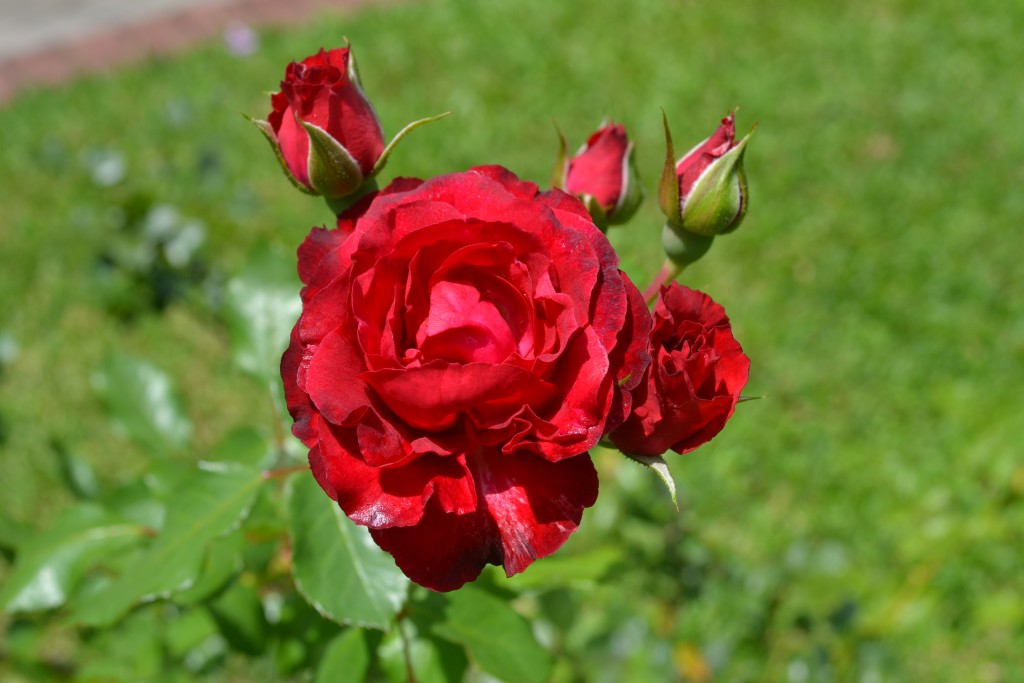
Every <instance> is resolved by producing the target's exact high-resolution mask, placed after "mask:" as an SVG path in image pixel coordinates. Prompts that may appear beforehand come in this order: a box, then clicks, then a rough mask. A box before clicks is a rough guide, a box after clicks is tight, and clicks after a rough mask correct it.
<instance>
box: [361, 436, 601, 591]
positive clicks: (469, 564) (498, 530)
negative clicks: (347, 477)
mask: <svg viewBox="0 0 1024 683" xmlns="http://www.w3.org/2000/svg"><path fill="white" fill-rule="evenodd" d="M468 465H469V469H470V471H471V472H472V474H473V478H474V480H475V482H476V488H477V500H478V509H477V510H476V512H475V513H472V514H464V515H459V514H451V513H445V512H443V511H442V510H441V508H440V506H439V505H437V504H429V505H428V506H427V509H426V513H425V514H424V516H423V518H422V520H421V521H420V522H419V523H418V524H417V525H415V526H411V527H391V528H387V529H374V530H371V532H370V533H371V534H372V535H373V538H374V540H375V541H376V542H377V544H378V545H379V546H380V547H382V548H383V549H384V550H386V551H388V552H389V553H391V554H392V555H393V556H394V558H395V562H396V563H397V564H398V566H399V567H400V568H401V569H402V571H403V572H405V574H406V575H407V576H408V577H409V578H411V579H412V580H413V581H416V582H417V583H419V584H421V585H423V586H426V587H428V588H431V589H433V590H437V591H450V590H455V589H456V588H459V587H460V586H462V585H463V584H465V583H466V582H467V581H472V580H473V579H475V578H476V577H477V576H478V575H479V574H480V571H481V570H482V569H483V567H484V566H485V565H486V564H488V563H490V564H496V565H502V566H503V567H504V568H505V573H506V574H507V575H508V576H512V575H514V574H518V573H519V572H521V571H523V570H524V569H526V568H527V567H528V566H529V565H530V564H531V563H532V562H533V561H534V560H536V559H538V558H541V557H545V556H547V555H550V554H551V553H553V552H554V551H555V550H557V549H558V548H559V547H560V546H561V545H562V544H563V543H564V542H565V541H566V539H567V538H568V537H569V535H570V534H572V533H573V532H574V531H575V530H576V529H577V527H578V526H579V523H580V519H581V518H582V516H583V510H584V508H587V507H590V506H591V505H593V504H594V501H595V500H596V499H597V489H598V482H597V472H596V471H595V469H594V465H593V463H592V462H591V460H590V457H589V456H588V455H586V454H584V455H580V456H579V457H576V458H570V459H567V460H563V461H561V462H558V463H551V462H547V461H546V460H544V459H542V458H539V457H537V456H534V455H530V454H526V453H516V454H514V455H502V454H498V453H487V454H483V453H477V454H474V455H472V456H470V457H469V458H468Z"/></svg>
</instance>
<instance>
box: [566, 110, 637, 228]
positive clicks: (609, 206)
mask: <svg viewBox="0 0 1024 683" xmlns="http://www.w3.org/2000/svg"><path fill="white" fill-rule="evenodd" d="M564 145H565V142H564V139H563V150H564ZM633 149H634V148H633V143H632V142H630V140H629V138H628V136H627V135H626V128H625V126H623V125H622V124H616V123H615V122H614V121H612V122H606V123H603V124H602V125H601V127H600V128H598V130H597V131H596V132H594V133H593V134H592V135H591V136H590V138H589V139H588V140H587V143H586V144H585V145H583V146H582V147H581V148H580V149H579V151H578V152H576V154H575V155H574V156H573V157H572V158H571V159H568V158H565V157H566V156H567V155H566V154H565V153H564V152H563V154H562V157H563V159H562V160H560V162H559V168H557V169H556V172H555V173H556V182H555V184H556V185H558V186H560V187H562V188H563V189H564V190H565V191H566V192H568V193H569V194H573V195H576V196H577V197H579V198H580V200H581V201H582V202H583V203H584V205H586V207H587V210H588V211H590V215H591V216H592V217H593V218H594V222H595V223H597V225H598V226H600V227H602V228H603V227H604V226H607V225H620V224H622V223H625V222H626V221H628V220H629V219H630V218H632V216H633V214H634V213H636V210H637V208H638V207H639V206H640V202H641V201H643V186H642V185H641V184H640V176H639V174H638V172H637V170H636V161H635V158H634V157H635V155H634V151H633Z"/></svg>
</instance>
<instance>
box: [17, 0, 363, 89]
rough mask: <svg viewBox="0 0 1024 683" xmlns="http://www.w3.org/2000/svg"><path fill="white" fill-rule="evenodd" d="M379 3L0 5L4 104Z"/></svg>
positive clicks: (275, 0)
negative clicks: (328, 12)
mask: <svg viewBox="0 0 1024 683" xmlns="http://www.w3.org/2000/svg"><path fill="white" fill-rule="evenodd" d="M369 2H373V0H145V1H142V0H0V105H2V104H3V103H4V102H7V101H9V100H10V99H11V98H12V97H13V96H14V95H15V94H16V93H17V92H18V91H19V90H21V89H23V88H26V87H30V86H39V85H56V84H59V83H62V82H64V81H67V80H70V79H72V78H74V77H76V76H79V75H83V74H89V73H99V72H103V71H107V70H110V69H113V68H116V67H118V66H120V65H123V64H126V63H129V62H132V61H136V60H139V59H143V58H145V57H148V56H152V55H158V54H168V53H174V52H177V51H180V50H181V49H183V48H184V47H186V46H188V45H190V44H192V43H194V42H196V41H200V40H203V39H205V38H210V37H212V36H215V35H217V34H219V33H222V32H223V31H224V30H225V29H226V28H228V27H229V26H231V25H232V24H235V23H244V24H247V25H249V26H254V27H258V26H265V25H271V24H277V25H280V24H288V23H296V22H300V21H302V20H304V19H306V18H308V17H309V16H310V14H311V13H312V12H313V11H314V10H317V9H320V8H324V7H333V8H342V9H350V8H353V7H355V6H358V5H362V4H368V3H369Z"/></svg>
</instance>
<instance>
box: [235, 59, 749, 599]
mask: <svg viewBox="0 0 1024 683" xmlns="http://www.w3.org/2000/svg"><path fill="white" fill-rule="evenodd" d="M271 105H272V111H271V113H270V115H269V117H268V119H267V121H255V123H256V125H257V126H258V127H259V128H260V130H261V131H263V133H264V134H265V135H266V137H267V139H268V140H269V141H270V143H271V145H272V147H273V148H274V150H275V152H276V153H277V156H278V158H279V160H280V162H281V165H282V167H283V168H284V170H285V173H286V175H287V176H288V177H289V178H290V179H291V180H292V182H293V183H294V184H295V185H296V186H297V187H298V188H299V189H301V190H303V191H305V192H307V193H310V194H318V195H323V196H325V197H326V198H327V199H328V202H329V205H330V207H331V208H332V210H333V211H334V214H335V216H334V219H333V224H332V226H331V228H330V229H327V228H314V229H313V230H312V232H310V233H309V235H308V236H307V237H306V239H305V241H304V242H303V243H302V245H301V246H300V247H299V249H298V270H299V276H300V278H301V280H302V283H303V288H302V291H301V298H302V305H303V309H302V314H301V316H300V317H299V319H298V321H297V322H296V324H295V327H294V329H293V330H292V335H291V342H290V344H289V347H288V349H287V351H286V352H285V353H284V356H283V358H282V363H281V372H282V378H283V381H284V387H285V395H286V398H287V403H288V409H289V412H290V414H291V416H292V418H293V419H294V424H293V428H292V431H293V432H294V434H295V435H296V436H297V437H298V438H299V439H301V440H302V442H303V443H304V444H305V445H306V446H307V447H308V448H309V464H310V468H311V470H312V474H313V476H314V477H315V478H316V480H317V482H318V483H319V484H320V486H321V487H322V488H323V490H324V491H325V492H326V493H327V495H329V496H330V497H331V498H333V499H334V500H335V501H337V503H338V505H339V506H340V507H341V508H342V509H343V510H344V512H345V514H346V515H348V516H349V518H351V519H352V520H353V521H354V522H356V523H357V524H361V525H364V526H366V527H368V528H369V529H370V533H371V535H372V537H373V539H374V541H375V542H376V543H377V544H378V545H379V546H380V547H381V548H383V549H384V550H386V551H387V552H389V553H391V554H392V556H393V557H394V559H395V562H396V563H397V564H398V566H399V567H400V568H401V569H402V570H403V571H404V572H405V573H406V575H407V576H409V577H410V578H411V579H413V580H414V581H416V582H418V583H420V584H422V585H424V586H427V587H429V588H432V589H434V590H442V591H443V590H452V589H455V588H458V587H459V586H461V585H463V584H464V583H466V582H467V581H472V580H473V579H475V578H476V577H477V575H478V574H479V573H480V571H481V570H482V568H483V567H484V566H485V565H486V564H488V563H490V564H495V565H500V566H502V567H504V569H505V571H506V573H507V574H508V575H510V576H511V575H512V574H515V573H517V572H520V571H522V570H524V569H525V568H526V567H527V566H529V565H530V564H531V563H532V562H533V561H534V560H536V559H538V558H540V557H544V556H546V555H548V554H550V553H552V552H554V551H555V550H556V549H557V548H558V547H559V546H561V545H562V543H564V542H565V540H566V539H567V538H568V537H569V535H570V534H571V533H572V532H573V531H575V530H576V528H577V526H578V525H579V523H580V520H581V518H582V514H583V510H584V509H585V508H587V507H589V506H591V505H592V504H593V503H594V501H595V499H596V497H597V490H598V482H597V472H596V470H595V468H594V466H593V463H592V461H591V458H590V454H589V450H590V449H591V448H593V447H595V446H597V445H598V444H599V443H604V444H606V445H614V447H616V448H618V449H619V450H621V451H622V452H623V453H624V454H625V455H627V456H629V457H631V458H634V459H637V460H640V461H641V462H645V463H646V464H651V463H652V461H655V460H657V461H659V462H661V463H662V464H663V461H660V456H661V455H662V454H663V453H665V452H666V451H669V450H673V451H676V452H679V453H685V452H688V451H691V450H693V449H694V448H697V447H698V446H700V445H701V444H703V443H706V442H707V441H709V440H710V439H711V438H712V437H714V436H715V435H716V434H718V433H719V432H720V431H721V430H722V428H723V427H724V425H725V423H726V421H727V420H728V419H729V418H730V417H731V416H732V414H733V411H734V410H735V407H736V405H737V403H738V402H739V400H740V392H741V390H742V389H743V387H744V385H745V384H746V381H747V374H748V371H749V367H750V361H749V359H748V358H747V356H746V355H745V354H744V353H743V350H742V349H741V348H740V345H739V343H738V342H737V341H736V340H735V339H734V337H733V335H732V328H731V326H730V323H729V319H728V317H727V316H726V314H725V311H724V310H723V309H722V307H721V306H720V305H718V304H717V303H715V302H714V301H712V300H711V298H710V297H708V296H707V295H706V294H703V293H701V292H698V291H696V290H692V289H689V288H687V287H684V286H682V285H679V284H677V283H675V282H669V280H670V279H671V276H667V277H665V278H664V281H656V283H655V286H653V292H654V296H652V297H651V298H652V299H653V298H655V296H656V297H657V303H656V305H655V308H654V310H653V312H651V311H649V310H648V307H647V303H646V301H645V297H644V296H643V295H642V294H641V292H640V290H638V289H637V287H636V286H634V285H633V283H632V282H631V281H630V279H629V277H628V276H627V275H626V274H625V273H623V272H622V271H621V270H620V269H619V267H618V257H617V255H616V253H615V250H614V249H613V248H612V246H611V243H610V242H609V241H608V238H607V237H606V236H605V234H604V230H606V229H607V228H608V226H613V225H621V224H624V223H626V222H627V221H629V220H630V219H631V218H632V217H633V216H634V214H635V213H636V210H637V208H638V207H639V205H640V203H641V201H642V199H643V194H644V193H643V187H642V185H641V182H640V178H639V175H638V173H637V169H636V161H635V154H634V147H633V144H632V142H630V140H629V138H628V136H627V135H626V130H625V128H624V126H622V125H621V124H616V123H614V122H607V123H605V124H603V125H602V126H601V127H600V128H599V129H598V130H597V131H596V132H595V133H594V134H593V135H591V136H590V137H589V139H588V140H587V142H586V144H584V145H583V146H582V148H580V150H579V151H578V152H577V153H576V154H575V155H572V156H570V155H569V153H568V145H567V143H566V142H565V140H564V138H563V139H562V146H561V154H560V155H559V159H558V161H557V163H556V168H555V173H554V177H553V182H552V185H553V186H554V189H551V190H548V191H541V190H540V188H538V187H537V185H535V184H533V183H530V182H527V181H524V180H520V179H519V178H517V177H516V176H515V175H514V174H513V173H512V172H511V171H508V170H506V169H504V168H501V167H500V166H478V167H475V168H472V169H469V170H468V171H463V172H458V173H449V174H445V175H440V176H436V177H434V178H430V179H427V180H420V179H416V178H398V179H395V180H393V181H392V182H391V183H390V184H389V185H387V186H386V187H384V188H382V189H379V188H378V186H377V183H376V180H375V178H376V177H377V176H378V175H379V174H380V172H381V169H382V167H383V166H384V163H385V161H386V160H387V157H388V155H389V154H390V153H391V150H392V149H394V146H395V144H396V143H397V142H398V141H399V140H400V139H401V138H402V137H404V135H405V134H406V133H408V132H409V131H410V130H412V129H413V128H415V127H416V126H418V125H421V124H423V123H427V122H429V121H432V120H435V119H437V118H439V117H433V118H429V119H422V120H420V121H416V122H414V123H412V124H410V125H409V126H407V127H406V128H405V129H404V130H403V131H402V132H400V133H399V134H398V135H397V136H396V137H395V139H394V140H393V141H392V142H391V143H390V144H388V145H386V146H385V144H384V136H383V131H382V127H381V124H380V121H379V119H378V118H377V115H376V113H375V112H374V109H373V107H372V106H371V104H370V102H369V100H368V99H367V98H366V95H365V94H364V92H363V88H362V85H361V84H360V82H359V77H358V74H357V72H356V68H355V61H354V59H353V57H352V52H351V50H350V49H349V48H347V47H346V48H342V49H337V50H331V51H323V50H321V51H320V53H319V54H317V55H314V56H312V57H309V58H307V59H305V60H304V61H302V62H297V63H292V64H291V65H289V66H288V68H287V71H286V73H285V80H284V81H282V83H281V90H280V92H278V93H275V94H274V95H273V96H272V98H271ZM665 132H666V140H667V148H668V150H667V158H666V165H665V172H664V173H663V176H662V180H661V185H660V188H659V199H660V204H661V208H662V210H663V212H664V213H665V215H666V216H667V219H668V220H667V223H666V225H665V228H664V231H663V242H664V244H665V248H666V253H667V256H668V259H669V260H670V262H672V263H674V264H675V273H676V274H677V273H678V272H679V269H680V268H681V266H684V265H686V264H688V263H691V262H693V261H694V260H696V258H699V257H700V256H701V255H702V254H703V253H704V252H706V251H707V248H708V246H709V245H710V242H711V240H712V239H713V238H714V236H716V235H719V234H723V233H726V232H729V231H731V230H734V229H735V228H736V227H737V225H738V224H739V222H740V221H741V220H742V218H743V216H744V213H745V212H746V205H747V197H746V193H747V188H746V179H745V177H744V173H743V152H744V149H745V147H746V143H747V140H748V139H749V136H748V138H744V139H743V140H741V141H739V142H738V143H737V142H735V140H734V125H733V117H732V115H730V116H728V117H727V118H726V119H724V120H723V121H722V126H721V127H720V128H719V129H718V130H717V131H716V132H715V133H714V134H713V135H712V136H711V137H710V138H708V139H707V140H706V141H705V142H703V143H701V144H700V145H698V146H697V147H695V148H694V149H693V150H692V151H691V152H689V153H688V154H686V155H685V156H683V157H682V158H681V159H679V160H678V162H677V161H676V160H675V155H674V152H673V149H672V141H671V136H670V134H669V132H668V125H667V123H666V125H665ZM698 251H699V252H700V253H697V252H698Z"/></svg>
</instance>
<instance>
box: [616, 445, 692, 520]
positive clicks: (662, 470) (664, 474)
mask: <svg viewBox="0 0 1024 683" xmlns="http://www.w3.org/2000/svg"><path fill="white" fill-rule="evenodd" d="M623 455H624V456H626V457H627V458H629V459H630V460H633V461H634V462H638V463H640V464H641V465H643V466H644V467H646V468H648V469H650V470H653V471H654V473H655V474H657V475H658V478H659V479H661V482H662V483H663V484H664V485H665V488H666V489H668V492H669V494H671V496H672V504H673V505H675V507H676V512H678V511H679V501H678V500H676V480H675V479H673V478H672V472H671V471H670V470H669V469H668V463H667V462H665V458H663V457H661V456H660V455H638V454H630V453H623Z"/></svg>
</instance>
